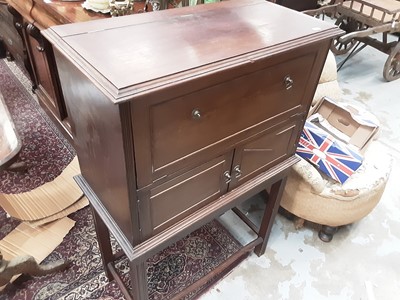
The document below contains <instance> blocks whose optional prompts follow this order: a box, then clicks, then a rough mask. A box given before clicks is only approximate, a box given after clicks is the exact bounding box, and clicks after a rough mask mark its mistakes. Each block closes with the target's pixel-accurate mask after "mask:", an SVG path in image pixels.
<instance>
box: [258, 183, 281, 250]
mask: <svg viewBox="0 0 400 300" xmlns="http://www.w3.org/2000/svg"><path fill="white" fill-rule="evenodd" d="M286 178H287V177H286V176H285V177H284V178H282V179H281V180H279V181H277V182H275V183H274V184H273V185H272V186H271V192H270V194H269V199H268V201H267V206H266V207H265V210H264V216H263V218H262V221H261V226H260V230H259V231H258V236H259V237H261V238H263V242H262V243H261V244H260V245H258V246H257V247H256V248H255V249H254V253H255V254H257V255H258V256H261V255H263V254H264V252H265V249H266V247H267V242H268V237H269V235H270V233H271V229H272V225H273V223H274V220H275V216H276V213H277V212H278V208H279V204H280V199H281V196H282V192H283V188H284V187H285V184H286Z"/></svg>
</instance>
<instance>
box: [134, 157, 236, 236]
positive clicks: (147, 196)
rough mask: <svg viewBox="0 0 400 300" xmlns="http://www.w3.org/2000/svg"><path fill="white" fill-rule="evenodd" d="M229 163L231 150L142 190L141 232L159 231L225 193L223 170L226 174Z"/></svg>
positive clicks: (145, 233)
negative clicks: (146, 190) (157, 184)
mask: <svg viewBox="0 0 400 300" xmlns="http://www.w3.org/2000/svg"><path fill="white" fill-rule="evenodd" d="M231 163H232V152H230V153H228V154H226V155H223V156H220V157H217V158H215V159H213V160H211V161H210V162H208V163H205V164H203V165H201V166H199V167H197V168H194V169H193V170H191V171H189V172H186V173H184V174H182V175H181V176H178V177H176V178H174V179H172V180H170V181H168V182H166V183H164V184H161V185H159V186H157V187H155V188H153V189H151V190H150V191H148V192H145V193H144V196H143V200H142V199H141V200H140V206H141V211H142V212H141V213H140V216H143V218H142V219H141V223H142V225H143V228H144V230H143V232H144V235H146V236H151V235H153V234H156V233H158V232H160V231H162V230H163V229H165V228H167V227H168V226H170V225H172V224H174V223H176V222H177V221H179V220H181V219H183V218H184V217H186V216H188V215H190V214H191V213H192V212H194V211H195V210H197V209H199V208H201V207H203V206H205V205H206V204H208V203H210V202H212V201H214V200H215V199H217V198H218V197H220V196H221V195H222V194H224V193H225V192H226V191H227V189H228V183H227V182H226V178H225V176H224V173H225V172H226V173H229V169H230V167H231Z"/></svg>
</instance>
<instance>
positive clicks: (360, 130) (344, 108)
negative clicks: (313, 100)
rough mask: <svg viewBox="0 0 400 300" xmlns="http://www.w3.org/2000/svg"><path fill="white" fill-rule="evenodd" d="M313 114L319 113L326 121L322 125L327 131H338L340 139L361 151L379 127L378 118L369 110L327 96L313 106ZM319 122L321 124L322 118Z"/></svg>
mask: <svg viewBox="0 0 400 300" xmlns="http://www.w3.org/2000/svg"><path fill="white" fill-rule="evenodd" d="M314 114H319V115H321V116H322V117H323V118H324V119H325V120H326V121H327V122H328V124H327V125H324V126H325V127H326V129H327V130H328V131H330V132H334V131H336V130H337V131H339V132H340V133H341V136H340V139H341V140H343V141H344V142H346V143H349V144H351V145H354V146H355V147H357V148H358V149H359V150H360V151H361V152H364V151H365V149H366V147H367V145H368V144H369V142H370V141H372V138H373V136H374V135H375V134H376V133H377V132H378V129H379V121H378V119H377V118H376V117H375V116H374V115H373V114H371V113H370V112H367V111H365V110H362V109H361V108H357V107H355V106H352V105H350V104H338V103H335V102H334V101H333V100H331V99H329V98H327V97H325V98H323V99H322V100H321V101H320V103H319V104H318V105H316V106H315V107H314V108H313V110H312V113H311V115H314ZM312 118H313V116H310V119H312ZM320 122H321V124H323V121H322V120H320ZM330 126H332V128H330ZM336 135H339V134H336Z"/></svg>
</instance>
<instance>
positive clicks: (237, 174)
mask: <svg viewBox="0 0 400 300" xmlns="http://www.w3.org/2000/svg"><path fill="white" fill-rule="evenodd" d="M233 171H234V172H235V177H236V178H238V177H240V176H242V171H241V170H240V166H235V167H234V168H233Z"/></svg>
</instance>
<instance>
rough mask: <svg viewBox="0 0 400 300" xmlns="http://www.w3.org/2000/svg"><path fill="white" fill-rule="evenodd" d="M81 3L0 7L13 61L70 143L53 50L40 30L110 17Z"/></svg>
mask: <svg viewBox="0 0 400 300" xmlns="http://www.w3.org/2000/svg"><path fill="white" fill-rule="evenodd" d="M82 2H83V1H78V2H63V1H51V0H48V1H45V0H7V4H8V9H7V8H6V6H5V5H4V7H0V13H1V15H3V14H6V16H7V19H6V20H7V21H8V23H7V24H6V25H5V26H4V27H2V29H1V30H2V31H4V33H5V35H6V36H7V37H10V36H11V38H7V39H6V42H8V44H10V46H9V47H8V49H7V50H9V53H10V57H13V58H15V59H16V62H17V63H19V65H20V66H23V67H24V68H25V69H26V70H27V71H28V74H29V75H30V78H31V80H32V87H33V91H34V92H35V93H36V95H37V97H38V100H39V103H40V105H41V106H42V107H43V108H44V110H45V111H46V113H47V114H48V115H49V116H50V118H51V119H52V120H53V122H54V123H55V124H56V125H57V126H58V128H59V129H60V130H61V132H62V133H63V134H64V136H65V137H67V138H68V139H69V140H70V142H71V143H73V137H72V134H71V128H70V124H69V116H68V114H67V111H66V109H65V103H64V98H63V95H62V90H61V86H60V82H59V77H58V73H57V68H56V66H55V61H54V54H53V50H52V47H51V45H50V44H49V43H48V41H47V40H46V39H45V38H43V36H42V35H41V33H40V30H43V29H46V28H49V27H50V26H53V25H61V24H69V23H77V22H85V21H89V20H94V19H102V18H107V17H109V16H108V15H103V14H99V13H94V12H90V11H87V10H85V9H83V8H82V6H81V4H82ZM3 3H4V2H3ZM16 33H18V34H16ZM6 46H8V45H7V44H6Z"/></svg>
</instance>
